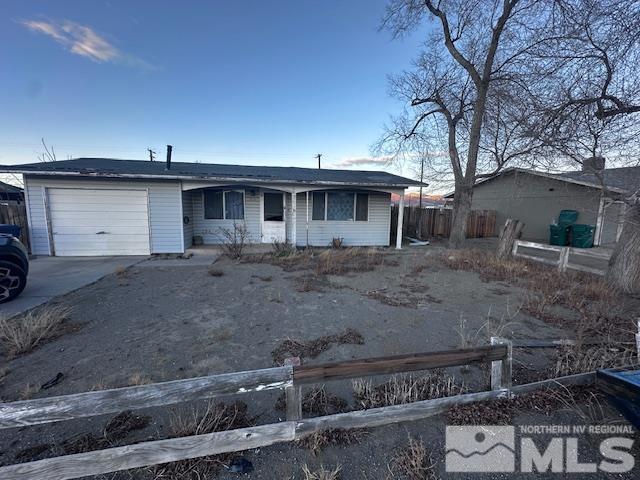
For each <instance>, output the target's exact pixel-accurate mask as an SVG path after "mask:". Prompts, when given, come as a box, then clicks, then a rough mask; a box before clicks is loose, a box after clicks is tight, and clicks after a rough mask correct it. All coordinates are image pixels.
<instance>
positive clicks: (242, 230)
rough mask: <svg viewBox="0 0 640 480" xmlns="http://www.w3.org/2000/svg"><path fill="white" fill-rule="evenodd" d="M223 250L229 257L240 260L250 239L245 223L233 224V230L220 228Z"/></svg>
mask: <svg viewBox="0 0 640 480" xmlns="http://www.w3.org/2000/svg"><path fill="white" fill-rule="evenodd" d="M220 235H221V237H222V249H223V251H224V252H225V253H226V254H227V256H229V257H231V258H233V259H234V260H238V259H239V258H241V257H242V253H243V251H244V247H245V246H246V244H247V240H248V239H249V230H248V229H247V226H246V225H245V224H244V223H235V222H234V223H233V228H220Z"/></svg>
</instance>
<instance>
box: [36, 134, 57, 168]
mask: <svg viewBox="0 0 640 480" xmlns="http://www.w3.org/2000/svg"><path fill="white" fill-rule="evenodd" d="M40 140H41V141H42V146H43V147H44V151H43V152H40V153H39V154H38V155H37V157H38V161H40V162H43V163H45V162H55V161H57V160H58V159H57V158H56V151H55V150H54V148H53V146H52V147H48V146H47V144H46V143H45V141H44V138H41V139H40Z"/></svg>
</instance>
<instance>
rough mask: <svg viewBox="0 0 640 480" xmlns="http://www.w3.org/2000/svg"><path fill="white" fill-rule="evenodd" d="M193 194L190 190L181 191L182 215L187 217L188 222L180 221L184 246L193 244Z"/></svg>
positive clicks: (187, 246)
mask: <svg viewBox="0 0 640 480" xmlns="http://www.w3.org/2000/svg"><path fill="white" fill-rule="evenodd" d="M192 196H193V194H192V192H182V215H183V217H188V218H189V223H188V224H185V223H184V221H183V223H182V228H183V234H184V247H185V248H189V247H190V246H191V245H193V220H194V219H193V198H192Z"/></svg>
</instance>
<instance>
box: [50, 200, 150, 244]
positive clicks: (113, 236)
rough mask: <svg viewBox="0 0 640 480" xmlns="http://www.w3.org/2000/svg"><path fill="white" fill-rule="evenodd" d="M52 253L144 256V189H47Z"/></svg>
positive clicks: (146, 211)
mask: <svg viewBox="0 0 640 480" xmlns="http://www.w3.org/2000/svg"><path fill="white" fill-rule="evenodd" d="M46 197H47V201H48V213H49V221H50V231H51V238H52V241H53V253H54V255H58V256H100V255H148V254H149V253H150V242H149V207H148V198H147V190H146V189H140V190H133V189H79V188H47V192H46Z"/></svg>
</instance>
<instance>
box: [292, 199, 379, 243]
mask: <svg viewBox="0 0 640 480" xmlns="http://www.w3.org/2000/svg"><path fill="white" fill-rule="evenodd" d="M309 197H310V198H309V199H310V200H311V194H310V196H309ZM309 203H311V201H310V202H309ZM306 208H307V201H306V194H305V193H299V194H298V196H297V213H296V216H297V221H296V225H297V230H296V236H297V242H296V243H297V244H298V245H302V246H304V245H306V241H307V233H306ZM311 213H312V212H311V205H310V206H309V245H312V246H318V247H326V246H329V244H330V243H331V240H332V239H333V238H334V237H341V238H343V239H344V245H350V246H369V245H371V246H388V245H389V229H390V228H391V195H390V194H388V193H369V219H368V221H366V222H355V221H345V222H338V221H320V220H311V218H312V215H311Z"/></svg>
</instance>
